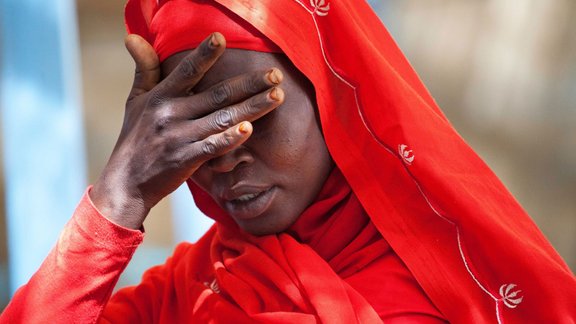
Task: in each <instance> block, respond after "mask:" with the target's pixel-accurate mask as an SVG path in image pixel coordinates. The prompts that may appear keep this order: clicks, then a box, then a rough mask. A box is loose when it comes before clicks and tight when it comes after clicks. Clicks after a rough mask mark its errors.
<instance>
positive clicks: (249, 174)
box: [162, 49, 333, 235]
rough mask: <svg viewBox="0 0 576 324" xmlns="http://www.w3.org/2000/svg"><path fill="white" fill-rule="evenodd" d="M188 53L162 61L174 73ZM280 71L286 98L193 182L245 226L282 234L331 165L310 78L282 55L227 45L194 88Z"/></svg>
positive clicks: (309, 200) (255, 231)
mask: <svg viewBox="0 0 576 324" xmlns="http://www.w3.org/2000/svg"><path fill="white" fill-rule="evenodd" d="M184 56H185V53H179V54H176V55H174V56H172V57H170V58H169V59H167V60H166V61H165V62H164V63H163V66H162V67H163V72H164V73H165V74H167V73H169V72H170V71H171V70H172V69H174V67H176V65H177V64H178V62H179V61H180V60H181V59H182V58H183V57H184ZM272 67H277V68H279V69H280V70H281V71H282V72H283V74H284V79H283V81H282V83H281V84H280V87H281V88H282V90H284V93H285V100H284V103H283V104H282V105H281V106H280V107H278V108H277V109H275V110H273V111H272V112H271V113H269V114H267V115H265V116H264V117H262V118H260V119H258V120H256V121H254V122H253V126H254V132H253V134H252V136H251V137H250V138H249V139H248V141H246V142H245V143H244V144H243V145H242V146H240V147H238V148H237V149H235V150H233V151H231V152H228V153H227V154H226V155H223V156H220V157H218V158H215V159H212V160H210V161H208V162H206V163H204V165H202V166H201V167H200V168H199V169H198V171H196V172H195V173H194V175H193V176H192V180H193V181H194V182H195V183H196V184H197V185H198V186H200V188H202V189H203V190H205V191H206V192H208V193H209V194H210V196H211V197H212V198H213V199H214V200H215V201H216V202H217V203H218V205H220V207H222V208H223V209H224V210H225V211H226V212H227V213H228V215H230V216H231V217H232V218H233V219H234V220H235V221H236V223H237V224H238V225H239V226H240V227H241V228H242V229H243V230H245V231H247V232H249V233H251V234H255V235H265V234H272V233H278V232H282V231H284V230H286V229H287V228H288V227H289V226H290V225H292V224H293V223H294V222H295V221H296V219H297V218H298V216H300V214H301V213H302V212H303V211H304V209H306V208H307V207H308V206H309V205H310V204H311V203H312V202H313V201H314V199H315V198H316V196H317V195H318V193H319V191H320V189H321V188H322V185H323V184H324V182H325V180H326V178H327V177H328V174H329V173H330V171H331V169H332V165H333V164H332V160H331V158H330V154H329V153H328V150H327V148H326V144H325V142H324V138H323V136H322V132H321V130H320V127H319V124H318V121H317V117H316V112H315V104H314V94H313V93H314V92H313V88H312V85H311V84H310V83H309V81H308V80H307V79H306V78H305V77H304V76H303V75H302V74H301V73H300V72H299V71H298V70H297V69H296V68H295V67H294V66H293V65H292V63H291V62H290V61H289V60H288V59H287V58H286V57H285V56H284V55H280V54H270V53H261V52H253V51H245V50H239V49H227V50H226V52H225V53H224V55H223V56H222V57H221V58H220V59H219V60H218V62H216V64H215V65H214V66H213V67H212V68H211V69H210V71H208V73H207V74H206V76H205V77H204V79H203V80H202V81H201V82H200V83H199V84H198V85H197V86H196V88H195V89H194V92H196V93H197V92H200V91H203V90H205V89H207V88H209V87H210V86H212V85H214V84H216V83H218V82H220V81H223V80H225V79H229V78H232V77H234V76H237V75H240V74H243V73H246V72H249V71H255V70H258V71H265V70H268V69H270V68H272Z"/></svg>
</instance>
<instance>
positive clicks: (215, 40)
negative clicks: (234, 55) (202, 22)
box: [210, 34, 220, 47]
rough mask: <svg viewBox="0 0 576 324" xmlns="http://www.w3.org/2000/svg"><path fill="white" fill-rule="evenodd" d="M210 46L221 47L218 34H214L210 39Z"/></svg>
mask: <svg viewBox="0 0 576 324" xmlns="http://www.w3.org/2000/svg"><path fill="white" fill-rule="evenodd" d="M210 45H212V47H218V46H220V41H218V38H217V37H216V34H212V37H210Z"/></svg>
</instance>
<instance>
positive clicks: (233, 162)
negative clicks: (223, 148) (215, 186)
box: [206, 146, 254, 173]
mask: <svg viewBox="0 0 576 324" xmlns="http://www.w3.org/2000/svg"><path fill="white" fill-rule="evenodd" d="M252 162H254V156H253V155H252V153H250V152H249V151H248V150H247V149H246V148H244V147H242V146H240V147H237V148H235V149H234V150H232V151H230V152H228V153H226V154H224V155H221V156H219V157H216V158H213V159H212V160H210V161H208V162H206V165H207V166H208V167H209V168H210V170H212V171H213V172H219V173H226V172H230V171H232V170H234V169H235V168H236V167H237V166H239V165H241V164H244V163H247V164H248V163H252Z"/></svg>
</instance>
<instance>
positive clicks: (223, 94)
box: [210, 84, 232, 108]
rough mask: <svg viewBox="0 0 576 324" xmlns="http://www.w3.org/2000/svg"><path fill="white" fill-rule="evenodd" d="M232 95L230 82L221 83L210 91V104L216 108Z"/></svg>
mask: <svg viewBox="0 0 576 324" xmlns="http://www.w3.org/2000/svg"><path fill="white" fill-rule="evenodd" d="M231 95H232V89H230V86H229V85H228V84H220V85H218V86H217V87H216V88H214V89H213V90H212V91H211V93H210V105H211V106H212V107H214V108H218V107H220V106H221V105H222V104H224V103H225V102H226V101H227V99H228V98H229V97H230V96H231Z"/></svg>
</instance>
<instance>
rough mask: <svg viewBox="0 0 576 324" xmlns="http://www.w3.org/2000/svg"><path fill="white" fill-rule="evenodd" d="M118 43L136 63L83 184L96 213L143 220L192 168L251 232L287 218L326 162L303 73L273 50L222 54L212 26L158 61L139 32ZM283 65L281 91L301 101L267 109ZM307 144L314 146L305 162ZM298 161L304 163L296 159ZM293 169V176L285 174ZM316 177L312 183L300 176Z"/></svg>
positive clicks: (305, 201)
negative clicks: (110, 141)
mask: <svg viewBox="0 0 576 324" xmlns="http://www.w3.org/2000/svg"><path fill="white" fill-rule="evenodd" d="M126 47H127V49H128V51H129V52H130V54H131V55H132V57H133V59H134V61H135V62H136V74H135V78H134V84H133V87H132V90H131V92H130V95H129V97H128V100H127V104H126V112H125V117H124V123H123V126H122V130H121V133H120V136H119V138H118V141H117V143H116V146H115V148H114V150H113V152H112V155H111V157H110V160H109V162H108V164H107V165H106V167H105V168H104V170H103V172H102V174H101V175H100V177H99V178H98V180H97V181H96V183H95V184H94V186H93V188H92V190H91V192H90V196H91V198H92V200H93V202H94V204H95V205H96V207H97V208H98V209H99V210H100V211H101V212H102V214H103V215H105V216H106V217H107V218H109V219H110V220H112V221H113V222H115V223H117V224H119V225H121V226H124V227H128V228H134V229H138V228H141V226H142V223H143V222H144V220H145V218H146V216H147V215H148V213H149V211H150V209H151V208H152V207H153V206H155V205H156V204H157V203H158V202H159V201H160V200H161V199H162V198H164V197H165V196H166V195H168V194H169V193H171V192H172V191H174V190H175V189H176V188H177V187H178V186H180V185H181V184H182V183H183V182H184V181H186V180H187V179H188V178H190V177H191V176H193V180H194V181H196V183H197V184H199V185H200V187H202V188H203V189H204V190H206V191H207V192H208V193H209V194H210V195H211V196H212V197H213V198H214V199H215V201H216V202H217V203H218V204H220V205H221V206H222V207H223V208H224V209H225V210H227V211H228V212H229V214H231V216H232V217H233V219H234V220H236V222H237V223H238V224H239V225H240V227H242V228H243V229H245V230H247V231H248V232H250V233H253V234H257V235H263V234H270V233H276V232H280V231H283V230H285V229H286V228H287V227H288V226H289V225H290V224H292V223H293V222H294V221H295V220H296V218H297V216H298V215H300V213H301V211H302V210H303V209H305V207H307V206H308V205H309V204H310V203H311V202H312V201H313V199H314V198H315V196H316V195H317V193H318V191H319V190H320V188H321V185H322V184H323V182H324V181H325V179H326V177H327V175H328V173H329V170H330V169H331V160H330V157H329V154H328V152H327V149H326V147H325V144H324V141H323V139H322V135H321V132H320V130H319V127H318V124H317V123H316V119H315V115H314V109H313V104H312V103H311V102H312V100H311V98H313V97H312V95H311V87H310V85H309V84H306V81H305V78H304V77H303V76H301V75H300V74H299V73H294V72H292V71H293V70H294V71H295V70H296V69H295V68H294V67H293V66H292V65H291V64H290V63H289V61H287V60H285V59H277V58H275V57H274V56H273V55H271V54H264V55H263V56H262V57H260V58H255V57H254V55H255V54H254V53H256V52H251V53H253V54H250V55H242V54H241V53H240V54H238V53H236V54H234V53H228V52H233V51H235V50H227V51H226V52H225V51H224V49H225V39H224V37H223V36H222V35H221V34H219V33H214V34H212V35H211V36H210V37H208V38H207V39H206V40H205V41H204V42H203V43H202V44H200V45H199V46H198V48H196V49H195V50H193V51H189V52H187V53H179V54H176V55H174V56H172V57H170V58H169V59H167V60H166V61H165V62H164V63H163V64H162V65H160V64H159V61H158V58H157V56H156V54H155V53H154V50H153V48H152V47H151V46H150V45H149V44H148V43H147V42H146V41H145V40H143V39H142V38H140V37H139V36H136V35H129V36H128V37H127V38H126ZM236 51H239V50H236ZM240 52H247V51H240ZM258 54H263V53H256V55H258ZM253 62H259V63H257V64H251V63H253ZM286 62H288V63H286ZM272 66H280V67H281V68H271V67H272ZM281 70H283V71H285V72H286V71H288V79H287V81H288V82H286V87H287V89H288V90H289V93H290V92H293V93H295V94H298V93H299V94H298V95H296V96H294V98H295V99H297V98H300V99H298V100H295V99H290V100H288V101H287V104H288V105H287V108H286V110H292V112H290V111H287V112H285V113H279V114H276V113H274V114H270V112H271V111H274V110H275V109H276V108H277V107H279V106H280V105H281V104H283V103H284V101H285V94H284V90H283V88H284V84H285V82H284V79H285V77H284V73H282V72H281ZM162 72H164V73H163V74H164V76H163V75H162ZM280 84H282V87H283V88H280ZM290 107H293V108H290ZM294 107H295V108H298V107H304V108H302V109H299V108H298V109H296V110H295V109H294ZM263 116H265V117H263ZM282 116H284V117H282ZM290 116H294V117H290ZM295 118H297V120H298V121H299V123H296V124H295V125H298V124H304V125H305V127H300V128H296V129H295V131H296V132H289V131H288V132H286V131H284V132H282V129H287V130H290V129H293V127H287V125H289V124H290V125H292V124H293V123H289V121H294V120H295ZM311 120H312V123H311V122H310V121H311ZM252 122H253V123H254V127H253V125H252ZM271 130H274V131H271ZM278 130H280V131H278ZM293 130H294V129H293ZM253 131H254V132H255V136H252V138H251V135H252V132H253ZM258 134H260V135H258ZM274 134H278V136H275V135H274ZM299 134H302V136H300V135H299ZM308 142H311V145H308V146H305V144H306V143H308ZM282 143H291V144H290V145H288V146H286V145H284V146H282ZM294 143H296V145H294ZM270 148H280V150H278V149H276V150H274V149H270ZM295 148H296V149H295ZM306 150H312V151H319V152H320V153H321V154H319V155H318V154H315V155H314V154H312V155H314V156H316V158H312V159H307V160H306V156H307V155H306V154H304V153H305V151H306ZM291 152H292V153H291ZM294 152H296V153H297V154H295V153H294ZM303 159H304V161H305V163H304V164H306V165H308V166H309V167H308V168H307V170H306V168H301V167H298V165H299V162H300V161H302V160H303ZM287 161H291V163H288V164H286V163H285V162H287ZM318 165H319V166H320V167H319V170H318ZM290 169H292V171H291V172H292V173H291V174H287V173H286V170H288V171H290ZM294 169H295V170H294ZM303 170H304V172H302V171H303ZM300 174H301V177H303V178H302V179H300V180H299V181H300V182H298V181H296V182H295V181H292V184H291V183H290V181H286V179H291V178H294V177H298V176H299V175H300ZM314 175H316V177H315V179H316V181H315V182H314V183H310V181H306V179H307V178H310V177H313V176H314ZM294 182H295V183H294ZM303 190H305V191H306V193H305V194H304V195H302V191H303ZM254 196H258V198H255V197H254ZM302 196H303V198H302ZM262 197H264V198H262ZM298 197H300V198H298ZM287 210H294V212H290V213H288V212H286V211H287ZM271 215H274V216H271ZM278 215H280V216H279V217H278Z"/></svg>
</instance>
